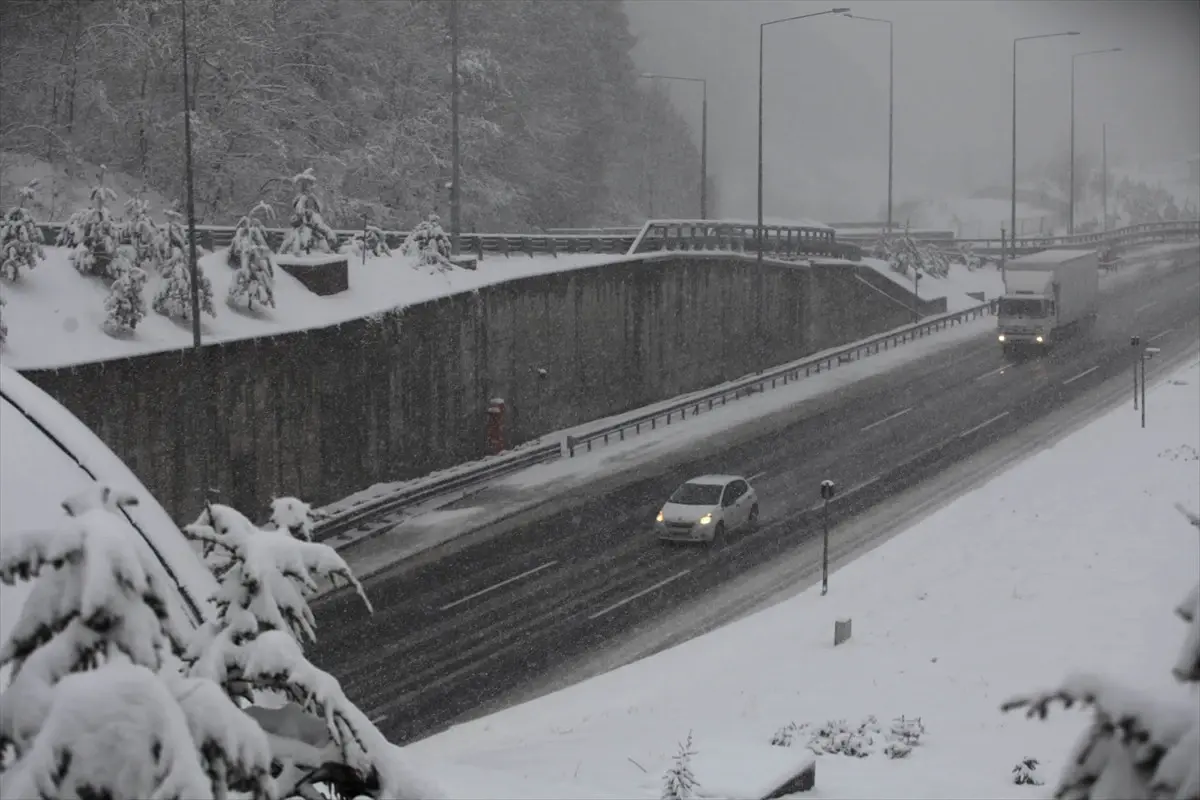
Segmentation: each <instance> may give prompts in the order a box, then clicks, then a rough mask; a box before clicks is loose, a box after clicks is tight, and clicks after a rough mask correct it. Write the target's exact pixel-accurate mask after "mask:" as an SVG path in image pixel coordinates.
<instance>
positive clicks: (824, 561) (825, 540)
mask: <svg viewBox="0 0 1200 800" xmlns="http://www.w3.org/2000/svg"><path fill="white" fill-rule="evenodd" d="M836 492H837V487H836V486H834V484H833V481H830V480H824V481H821V500H822V501H823V502H822V507H821V528H822V530H823V532H824V533H823V536H822V537H821V541H822V545H821V595H822V596H824V595H825V594H827V593H828V592H829V501H830V500H832V499H833V495H834V494H835V493H836Z"/></svg>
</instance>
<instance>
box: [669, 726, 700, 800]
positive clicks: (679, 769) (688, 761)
mask: <svg viewBox="0 0 1200 800" xmlns="http://www.w3.org/2000/svg"><path fill="white" fill-rule="evenodd" d="M694 755H696V751H695V750H693V749H692V734H691V732H690V731H689V732H688V735H687V741H685V742H682V743H681V744H680V745H679V752H678V753H676V754H675V755H674V756H672V758H671V766H670V767H669V768H668V769H667V771H666V772H665V773H664V774H663V788H662V800H690V798H692V797H694V796H695V793H696V787H697V786H699V784H698V783H697V782H696V776H695V775H693V774H692V756H694Z"/></svg>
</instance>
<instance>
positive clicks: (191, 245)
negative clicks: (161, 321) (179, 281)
mask: <svg viewBox="0 0 1200 800" xmlns="http://www.w3.org/2000/svg"><path fill="white" fill-rule="evenodd" d="M179 21H180V35H181V38H182V39H183V42H182V49H183V149H184V153H183V165H184V169H183V172H184V183H185V184H187V216H188V271H189V273H190V275H191V279H192V347H194V348H196V349H197V350H199V348H200V279H199V276H198V275H197V274H196V273H197V272H198V271H199V267H198V266H197V262H196V200H195V192H194V190H193V177H192V101H191V92H190V91H189V90H188V40H187V0H179Z"/></svg>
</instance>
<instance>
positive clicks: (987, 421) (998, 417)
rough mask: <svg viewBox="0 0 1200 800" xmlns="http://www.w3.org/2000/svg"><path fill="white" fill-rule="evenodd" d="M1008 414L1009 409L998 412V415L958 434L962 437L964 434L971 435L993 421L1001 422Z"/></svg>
mask: <svg viewBox="0 0 1200 800" xmlns="http://www.w3.org/2000/svg"><path fill="white" fill-rule="evenodd" d="M1007 416H1008V412H1007V411H1005V412H1004V413H1002V414H997V415H996V416H994V417H992V418H991V419H989V420H985V421H984V422H981V423H979V424H978V425H976V426H975V427H974V428H967V429H966V430H965V431H963V432H962V433H960V434H959V435H958V438H960V439H961V438H963V437H964V436H970V435H971V434H972V433H975V432H976V431H981V430H983V429H984V428H986V427H987V426H988V425H991V424H992V423H993V422H999V421H1000V420H1002V419H1004V418H1005V417H1007Z"/></svg>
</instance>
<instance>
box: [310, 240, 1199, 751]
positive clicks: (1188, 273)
mask: <svg viewBox="0 0 1200 800" xmlns="http://www.w3.org/2000/svg"><path fill="white" fill-rule="evenodd" d="M1198 266H1200V265H1196V264H1189V265H1187V266H1185V267H1183V268H1181V269H1177V270H1174V271H1172V272H1159V273H1157V274H1153V275H1148V276H1146V278H1144V279H1142V280H1140V281H1138V282H1136V283H1130V284H1126V285H1124V286H1122V287H1120V289H1119V290H1118V292H1119V293H1116V294H1113V295H1102V296H1101V305H1100V316H1099V319H1098V321H1097V323H1096V325H1095V326H1094V327H1093V328H1092V329H1091V330H1090V331H1084V332H1080V333H1079V334H1078V335H1077V336H1075V337H1073V338H1071V339H1069V340H1066V341H1063V342H1061V343H1059V345H1058V346H1057V347H1056V348H1055V350H1053V351H1052V352H1051V353H1050V354H1049V355H1048V356H1045V357H1038V358H1028V359H1019V360H1015V361H1009V360H1007V359H1005V358H1004V357H1003V356H1002V354H1001V352H1000V347H999V345H998V343H997V342H996V341H995V338H994V336H992V335H990V334H989V335H983V336H980V337H979V338H978V339H972V340H969V341H967V342H965V343H963V344H962V345H960V346H956V347H951V348H948V349H946V350H944V351H942V352H941V353H938V354H935V355H932V356H929V357H927V358H924V359H922V360H919V361H915V362H913V363H912V364H910V365H907V366H905V367H902V368H899V369H897V370H895V371H893V372H892V373H891V374H889V375H886V376H881V377H879V378H870V379H867V380H864V381H860V382H858V383H855V384H852V385H850V386H847V387H845V388H843V389H841V390H839V391H837V392H833V393H831V394H829V395H826V396H823V397H822V398H819V399H818V400H816V401H813V402H812V411H811V413H810V414H808V415H807V416H805V417H804V418H803V419H802V420H800V421H799V422H797V423H796V424H794V425H791V426H790V427H788V428H786V429H784V430H782V431H780V432H776V433H773V434H770V435H768V436H764V437H761V438H758V439H754V440H748V441H745V442H743V443H741V444H738V445H737V446H734V447H731V448H729V449H727V450H725V451H724V452H721V453H719V454H717V455H711V456H705V457H703V458H698V459H697V460H695V461H692V462H690V463H687V464H686V465H684V466H681V467H676V468H669V469H665V470H662V469H660V470H659V471H657V472H655V473H654V474H644V473H643V474H636V475H635V478H634V479H633V480H632V481H631V482H630V483H628V484H627V485H625V486H624V487H623V488H620V489H618V490H616V491H612V492H609V493H608V494H606V495H604V496H601V497H591V496H580V497H579V498H578V502H577V503H576V504H575V505H574V507H572V508H570V509H569V510H566V511H562V512H559V513H553V514H551V515H549V516H546V517H544V518H543V519H540V520H538V521H536V522H533V523H531V524H528V525H525V526H524V527H521V528H519V529H517V530H514V531H510V532H506V533H504V534H503V535H500V536H497V537H495V538H488V539H484V540H482V541H479V542H477V543H473V544H471V545H470V546H467V547H465V548H453V549H450V548H448V549H447V553H446V555H445V556H444V557H442V558H427V559H422V560H421V561H420V562H418V563H416V564H413V565H408V564H404V563H401V564H398V565H397V566H396V567H394V568H392V569H390V570H387V571H385V572H383V573H381V574H379V575H377V576H375V577H374V578H372V579H371V580H370V581H369V582H368V583H367V592H368V594H369V595H370V597H371V598H372V601H373V603H374V604H375V608H376V612H375V614H373V615H367V614H366V613H365V610H364V609H363V608H362V606H361V605H360V604H359V603H358V602H357V601H356V599H354V598H353V597H352V596H350V595H348V594H347V593H345V592H339V593H337V594H334V595H331V596H329V597H328V598H325V599H322V600H320V601H319V602H318V603H317V604H316V605H315V607H314V611H315V613H316V615H317V621H318V624H319V628H318V637H319V640H318V643H317V645H315V646H313V647H311V648H310V653H309V655H310V658H312V659H313V661H314V662H315V663H317V664H318V665H319V666H321V667H322V668H324V669H326V670H328V671H329V672H331V673H332V674H333V675H335V676H336V677H337V678H338V679H339V680H340V681H341V683H342V686H343V688H344V689H345V690H346V692H347V694H348V695H349V697H350V698H351V699H352V700H354V701H355V702H356V703H357V704H358V705H359V707H360V708H362V709H363V710H364V711H366V712H367V713H368V715H369V716H371V717H372V718H375V719H376V720H377V724H378V726H379V728H380V729H381V730H382V731H383V733H384V734H385V735H387V736H388V738H389V739H391V740H392V741H394V742H396V743H398V744H406V743H409V742H412V741H414V740H416V739H419V738H422V737H424V736H428V735H431V734H434V733H437V732H439V731H440V730H443V729H445V728H446V727H449V726H450V725H452V724H454V723H456V722H460V721H464V720H465V719H468V718H470V717H472V716H474V715H476V714H477V713H479V710H480V709H482V708H485V707H489V708H491V707H495V705H496V703H497V702H498V701H500V700H502V699H504V698H506V697H508V696H509V695H513V694H517V693H519V692H520V691H521V690H522V689H523V688H527V687H529V686H531V685H532V684H533V683H534V682H536V681H537V680H538V679H539V678H541V677H543V676H545V675H547V674H549V673H550V672H552V671H553V670H556V669H558V668H560V667H562V666H563V665H565V664H567V663H569V662H571V661H573V660H577V659H579V658H580V657H581V656H583V655H584V654H586V653H590V652H595V651H596V650H598V649H601V648H604V647H606V646H608V645H609V644H611V643H613V642H615V641H617V640H619V638H620V637H621V636H622V635H623V634H625V633H626V632H628V631H629V630H631V629H632V628H633V627H635V626H637V625H640V624H642V623H645V622H646V621H647V620H651V619H653V618H654V617H656V616H660V615H663V614H665V613H666V612H668V611H671V610H673V609H678V608H680V607H683V606H686V605H688V604H696V603H701V602H703V596H704V594H705V593H706V592H708V591H710V590H712V589H713V588H714V587H716V586H718V585H720V584H721V583H722V582H725V581H728V580H730V579H731V578H733V577H736V576H739V575H742V574H744V573H746V572H748V571H750V570H753V569H754V568H755V567H758V566H761V565H764V564H766V563H768V562H770V561H772V560H774V559H778V558H781V557H782V556H784V555H785V554H786V553H787V552H788V551H789V550H792V549H795V548H797V547H799V546H800V545H801V544H803V543H805V542H807V541H809V540H810V539H811V538H812V537H813V536H819V535H820V531H821V516H820V513H819V508H820V504H819V486H820V482H821V480H822V479H825V478H831V479H833V480H835V481H837V483H838V485H839V486H840V487H841V493H840V495H839V497H838V498H837V499H835V500H834V501H833V503H831V505H830V520H831V524H832V525H833V526H835V527H834V529H833V530H832V532H831V540H832V541H833V542H835V543H836V538H837V530H836V525H837V524H838V522H839V521H843V520H845V519H848V518H849V517H852V516H854V515H856V514H859V513H861V512H862V511H864V510H866V509H868V508H870V507H871V506H873V505H875V504H878V503H880V502H882V501H883V500H885V499H887V498H888V497H891V496H893V495H895V494H897V493H899V492H902V491H904V490H905V489H908V488H911V487H912V486H914V485H916V484H917V483H919V482H921V481H922V480H925V479H926V478H929V477H931V476H933V475H935V474H937V473H939V472H941V471H943V470H947V469H952V468H953V467H954V465H955V464H956V463H957V462H959V461H962V460H963V459H965V458H967V457H968V456H970V455H971V454H973V453H975V452H976V451H978V450H979V449H981V448H982V447H984V446H986V445H987V444H990V443H992V442H994V441H996V440H997V439H999V438H1001V437H1004V436H1007V435H1009V434H1011V433H1013V432H1014V431H1016V430H1018V429H1020V428H1021V427H1023V426H1025V425H1027V424H1029V423H1030V422H1032V421H1034V420H1036V419H1039V418H1041V417H1043V416H1045V415H1046V414H1048V413H1049V412H1051V411H1053V410H1055V409H1058V408H1061V407H1062V406H1063V405H1065V404H1067V403H1070V402H1071V400H1072V399H1074V398H1076V397H1079V396H1080V395H1082V394H1084V393H1086V392H1087V391H1088V390H1089V389H1091V388H1094V387H1096V386H1098V385H1099V384H1101V383H1103V382H1104V381H1106V380H1108V379H1110V378H1113V377H1114V376H1117V375H1132V373H1131V369H1132V363H1133V360H1134V353H1133V350H1132V348H1131V347H1130V344H1129V336H1130V335H1131V334H1132V333H1139V334H1140V335H1141V336H1142V337H1143V339H1145V340H1152V341H1151V344H1152V345H1154V346H1158V347H1161V348H1162V349H1163V351H1164V353H1168V352H1176V351H1183V350H1185V349H1186V348H1188V347H1193V346H1195V342H1196V340H1197V336H1198V333H1200V269H1198V268H1197V267H1198ZM1130 382H1131V389H1130V391H1131V392H1132V378H1130ZM706 472H721V473H735V474H741V475H744V476H747V477H750V476H758V477H756V478H754V479H753V480H752V483H753V484H754V486H755V488H756V489H757V491H758V494H759V497H760V503H761V520H760V524H759V526H758V527H757V529H755V530H753V531H750V532H745V533H731V534H729V535H728V536H727V537H726V538H725V540H724V541H720V542H718V543H716V544H715V545H714V546H713V547H711V548H704V547H679V546H663V545H661V544H660V543H659V542H657V541H656V540H655V539H654V537H653V536H652V535H651V533H650V524H651V522H652V520H653V518H654V515H655V514H656V513H657V511H658V509H659V507H660V506H661V504H662V502H663V500H664V499H665V498H666V496H667V495H668V494H669V493H670V492H671V491H672V490H673V489H674V488H675V487H676V486H677V485H678V484H679V483H680V482H681V481H683V480H686V479H687V478H689V477H692V476H694V475H697V474H702V473H706ZM433 555H436V552H435V553H433Z"/></svg>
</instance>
